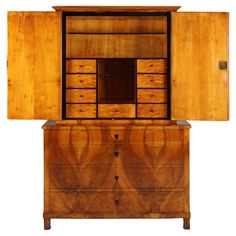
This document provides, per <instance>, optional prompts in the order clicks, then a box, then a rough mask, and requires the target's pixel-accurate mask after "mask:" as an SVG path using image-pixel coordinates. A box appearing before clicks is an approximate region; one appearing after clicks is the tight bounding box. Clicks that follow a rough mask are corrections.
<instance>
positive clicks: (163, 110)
mask: <svg viewBox="0 0 236 236" xmlns="http://www.w3.org/2000/svg"><path fill="white" fill-rule="evenodd" d="M137 109H138V110H137V117H138V118H165V117H167V105H166V104H138V106H137Z"/></svg>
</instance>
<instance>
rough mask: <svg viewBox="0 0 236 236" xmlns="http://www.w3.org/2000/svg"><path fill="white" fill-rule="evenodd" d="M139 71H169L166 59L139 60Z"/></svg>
mask: <svg viewBox="0 0 236 236" xmlns="http://www.w3.org/2000/svg"><path fill="white" fill-rule="evenodd" d="M162 57H165V56H164V55H163V56H162ZM137 73H167V61H166V59H145V60H142V59H140V60H137Z"/></svg>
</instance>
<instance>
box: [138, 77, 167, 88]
mask: <svg viewBox="0 0 236 236" xmlns="http://www.w3.org/2000/svg"><path fill="white" fill-rule="evenodd" d="M137 87H138V88H167V76H166V75H161V74H137Z"/></svg>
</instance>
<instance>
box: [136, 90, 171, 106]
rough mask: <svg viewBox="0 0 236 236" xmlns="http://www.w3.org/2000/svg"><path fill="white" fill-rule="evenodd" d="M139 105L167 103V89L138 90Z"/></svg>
mask: <svg viewBox="0 0 236 236" xmlns="http://www.w3.org/2000/svg"><path fill="white" fill-rule="evenodd" d="M138 102H139V103H166V102H167V90H166V89H138Z"/></svg>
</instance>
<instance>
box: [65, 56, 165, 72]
mask: <svg viewBox="0 0 236 236" xmlns="http://www.w3.org/2000/svg"><path fill="white" fill-rule="evenodd" d="M66 73H97V60H93V59H91V60H88V59H67V60H66ZM137 73H161V74H165V73H167V60H166V59H137Z"/></svg>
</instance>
